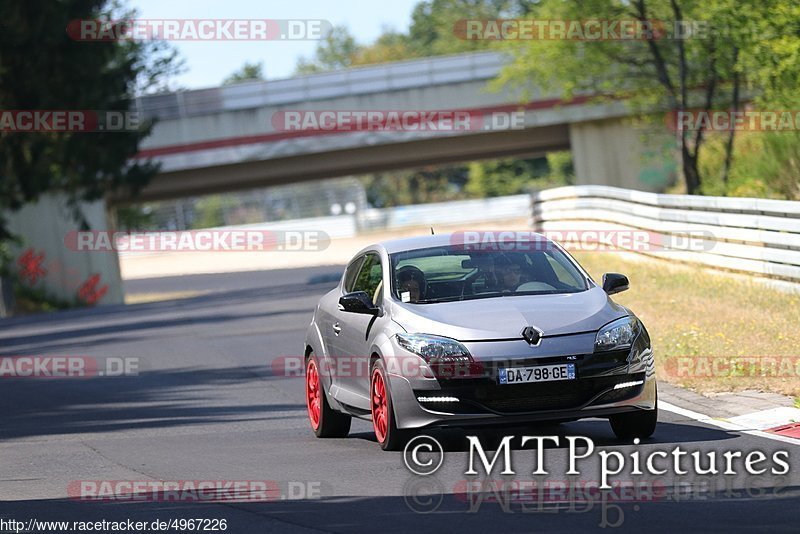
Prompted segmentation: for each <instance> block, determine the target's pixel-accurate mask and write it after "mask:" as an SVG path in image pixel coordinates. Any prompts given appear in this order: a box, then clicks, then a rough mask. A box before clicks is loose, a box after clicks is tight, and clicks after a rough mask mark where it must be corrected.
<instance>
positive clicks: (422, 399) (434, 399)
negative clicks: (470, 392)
mask: <svg viewBox="0 0 800 534" xmlns="http://www.w3.org/2000/svg"><path fill="white" fill-rule="evenodd" d="M417 400H418V401H419V402H458V398H457V397H417Z"/></svg>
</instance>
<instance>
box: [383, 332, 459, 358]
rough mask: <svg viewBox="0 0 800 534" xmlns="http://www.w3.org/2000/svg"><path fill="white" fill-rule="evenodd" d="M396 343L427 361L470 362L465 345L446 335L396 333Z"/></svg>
mask: <svg viewBox="0 0 800 534" xmlns="http://www.w3.org/2000/svg"><path fill="white" fill-rule="evenodd" d="M396 337H397V343H398V345H400V346H401V347H403V348H404V349H406V350H407V351H409V352H413V353H414V354H417V355H418V356H422V357H423V358H424V359H425V360H426V361H427V362H429V363H430V362H442V361H446V362H470V361H472V357H471V356H470V354H469V351H468V350H467V347H465V346H464V345H462V344H461V343H459V342H458V341H456V340H455V339H450V338H448V337H441V336H433V335H430V334H397V335H396Z"/></svg>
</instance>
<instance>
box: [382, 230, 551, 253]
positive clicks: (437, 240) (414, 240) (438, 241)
mask: <svg viewBox="0 0 800 534" xmlns="http://www.w3.org/2000/svg"><path fill="white" fill-rule="evenodd" d="M476 232H478V233H481V234H483V233H484V232H485V234H486V235H485V236H479V238H480V239H481V240H483V239H488V240H491V239H498V235H499V234H500V233H501V232H493V231H489V230H485V231H476ZM502 233H503V234H504V235H503V236H502V237H500V238H499V239H505V240H508V237H507V234H506V231H503V232H502ZM516 233H518V234H520V240H521V241H525V240H530V239H531V238H534V237H535V238H536V239H547V238H546V237H545V236H543V235H541V234H538V233H536V232H533V231H531V230H519V231H517V232H516ZM490 234H494V235H490ZM464 237H465V236H464V232H456V233H450V234H436V235H421V236H415V237H405V238H403V239H390V240H387V241H381V242H379V243H376V244H375V245H374V246H378V247H382V248H383V249H385V250H386V252H388V253H389V254H394V253H396V252H404V251H407V250H418V249H421V248H431V247H442V246H448V245H461V244H463V243H464Z"/></svg>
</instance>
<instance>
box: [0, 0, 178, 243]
mask: <svg viewBox="0 0 800 534" xmlns="http://www.w3.org/2000/svg"><path fill="white" fill-rule="evenodd" d="M132 15H133V14H132V13H127V12H123V11H122V10H120V9H118V8H117V7H116V4H112V5H111V6H110V7H109V6H108V5H107V2H105V1H104V0H91V1H88V0H62V1H59V2H6V3H4V9H3V17H2V19H0V109H12V110H13V109H17V110H28V109H39V110H101V111H118V112H127V111H129V110H130V109H131V102H132V99H133V97H134V96H135V95H136V94H137V93H139V92H142V91H153V90H159V89H163V88H164V87H165V81H166V79H167V78H168V76H169V75H170V74H173V73H174V72H176V70H177V69H178V68H179V64H178V62H177V60H176V55H175V52H174V51H173V50H171V49H170V48H168V47H167V46H166V45H164V43H160V42H152V41H143V42H142V41H133V40H131V41H119V42H118V41H98V42H91V43H87V42H79V41H74V40H72V39H71V38H70V37H69V36H68V35H67V32H66V31H65V28H66V25H67V22H68V21H70V20H74V19H111V20H121V19H122V20H124V19H128V18H131V17H132ZM31 51H35V53H31ZM150 127H151V125H148V124H144V125H143V127H142V128H141V129H140V130H139V131H130V132H92V133H85V132H67V133H50V132H23V133H9V132H6V133H0V212H7V211H8V210H16V209H19V208H20V207H21V206H23V205H25V204H27V203H30V202H34V201H36V200H37V199H38V198H39V197H40V195H42V194H43V193H45V192H48V191H54V190H57V191H59V192H62V193H64V194H66V195H67V197H68V199H69V204H70V206H71V207H72V210H73V215H74V216H75V218H76V220H77V221H78V223H79V226H80V227H83V228H85V227H87V224H86V221H85V220H84V218H83V216H82V214H81V213H80V210H79V209H78V204H79V202H80V201H84V200H85V201H91V200H97V199H101V198H103V197H104V196H106V195H107V194H108V193H109V192H111V191H115V190H128V191H131V192H134V193H135V192H136V191H138V190H139V189H141V188H142V187H143V186H144V185H145V184H146V183H147V182H148V180H149V179H150V178H151V177H152V176H153V175H154V174H155V173H156V172H157V170H158V169H157V166H156V165H154V164H152V163H150V162H142V161H139V162H136V163H133V164H130V163H129V162H130V161H131V158H132V157H133V156H135V155H136V153H137V152H138V147H139V142H140V141H141V140H142V139H143V138H144V137H145V136H146V135H147V134H148V133H149V131H150ZM8 237H9V232H8V230H7V228H6V225H5V224H4V223H3V222H2V221H0V240H2V239H7V238H8Z"/></svg>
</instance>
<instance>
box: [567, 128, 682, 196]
mask: <svg viewBox="0 0 800 534" xmlns="http://www.w3.org/2000/svg"><path fill="white" fill-rule="evenodd" d="M569 137H570V145H571V147H572V160H573V163H574V166H575V184H576V185H584V184H599V185H610V186H615V187H624V188H626V189H638V190H641V191H653V192H663V191H664V189H666V188H667V187H669V186H670V185H672V184H673V183H675V179H676V176H677V165H676V162H675V140H674V138H673V136H671V135H669V133H668V132H666V131H659V130H657V129H655V128H651V129H644V128H638V127H636V125H634V124H632V121H631V120H630V119H605V120H598V121H590V122H578V123H572V124H570V127H569Z"/></svg>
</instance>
